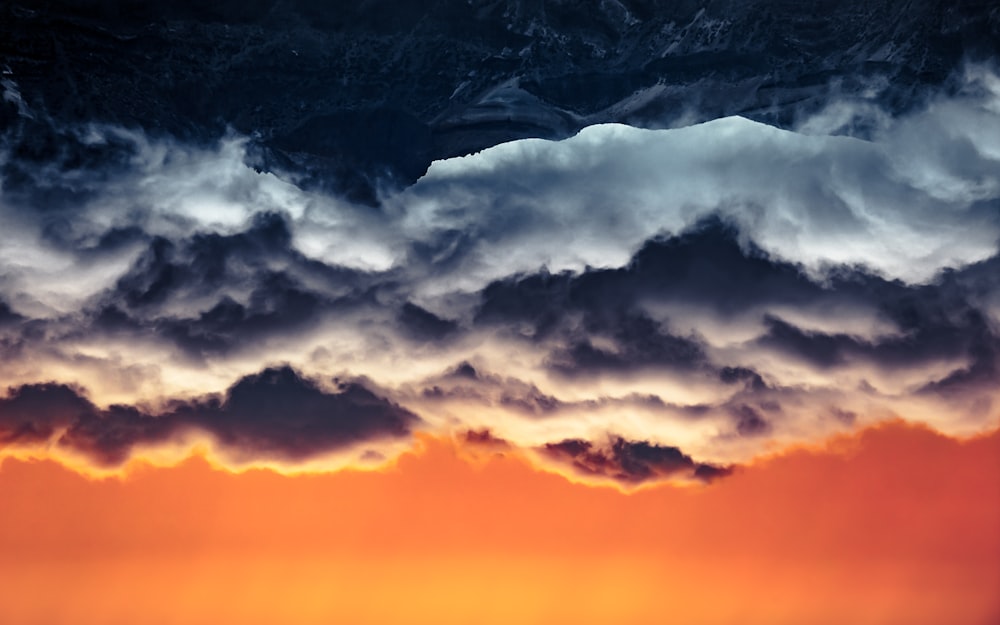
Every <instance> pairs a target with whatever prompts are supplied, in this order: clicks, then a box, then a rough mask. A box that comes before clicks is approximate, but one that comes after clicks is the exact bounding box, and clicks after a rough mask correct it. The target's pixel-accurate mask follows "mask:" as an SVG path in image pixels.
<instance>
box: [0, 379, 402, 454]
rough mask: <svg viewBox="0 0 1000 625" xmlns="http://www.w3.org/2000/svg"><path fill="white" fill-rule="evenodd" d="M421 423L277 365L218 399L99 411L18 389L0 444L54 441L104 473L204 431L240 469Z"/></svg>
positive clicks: (1, 421)
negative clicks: (160, 408) (143, 450)
mask: <svg viewBox="0 0 1000 625" xmlns="http://www.w3.org/2000/svg"><path fill="white" fill-rule="evenodd" d="M418 423H419V418H418V417H417V416H416V415H414V414H413V413H411V412H409V411H407V410H406V409H404V408H402V407H400V406H397V405H395V404H393V403H392V402H389V401H387V400H386V399H384V398H382V397H380V396H378V395H376V394H375V393H373V392H372V391H370V390H368V389H367V388H365V387H364V386H361V385H359V384H357V383H353V382H345V383H340V384H339V385H338V386H337V387H336V389H335V390H324V389H323V388H321V387H320V386H319V385H318V384H317V383H316V382H315V381H313V380H310V379H308V378H304V377H302V376H301V375H299V373H298V372H296V371H295V370H294V369H292V368H290V367H287V366H284V367H276V368H270V369H265V370H263V371H261V372H259V373H257V374H254V375H251V376H247V377H244V378H241V379H240V380H238V381H237V382H236V383H235V384H233V385H232V386H231V387H230V388H229V389H228V390H227V391H226V392H225V394H224V395H223V396H206V397H202V398H197V399H194V400H188V401H180V400H176V401H174V402H172V403H171V405H170V407H169V409H168V410H166V411H164V412H157V413H153V412H150V411H148V410H147V409H144V408H142V407H139V406H130V405H111V406H109V407H107V408H98V407H97V406H95V405H94V404H93V403H92V402H91V401H90V400H89V399H87V398H86V397H85V396H84V395H83V393H82V391H80V390H78V389H74V388H71V387H68V386H66V385H63V384H55V383H49V384H34V385H25V386H20V387H16V388H12V389H10V390H9V392H8V395H7V397H5V398H2V399H0V442H3V443H5V444H8V445H13V444H28V443H40V442H54V443H55V444H56V445H57V446H59V447H61V448H65V449H67V450H70V451H72V452H76V453H81V454H83V455H85V456H87V457H88V458H90V459H91V460H92V461H94V462H95V463H97V464H99V465H101V466H116V465H120V464H122V463H124V462H125V461H126V460H128V459H129V457H130V456H131V455H132V453H133V451H134V450H135V449H136V448H137V447H144V446H145V447H149V446H155V445H157V444H162V443H165V442H168V441H170V440H172V439H175V438H183V436H184V435H190V434H207V435H209V436H210V437H211V438H212V440H213V443H214V444H215V445H216V446H218V448H219V451H220V452H221V454H222V455H224V456H226V457H228V458H230V459H232V460H235V461H237V462H243V463H247V462H249V463H253V462H254V461H261V460H278V461H285V462H293V463H294V462H296V461H303V460H307V459H309V458H312V457H315V456H319V455H322V454H324V453H329V452H332V451H338V450H341V449H344V448H349V447H352V446H357V447H361V446H363V445H364V444H366V443H372V444H376V445H377V443H378V442H379V441H381V440H385V439H393V438H404V437H407V436H408V435H409V434H410V432H411V428H412V426H414V425H416V424H418Z"/></svg>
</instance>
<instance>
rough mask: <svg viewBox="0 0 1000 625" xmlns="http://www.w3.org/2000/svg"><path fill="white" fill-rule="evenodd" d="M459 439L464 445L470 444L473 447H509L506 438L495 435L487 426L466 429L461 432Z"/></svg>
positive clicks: (497, 448)
mask: <svg viewBox="0 0 1000 625" xmlns="http://www.w3.org/2000/svg"><path fill="white" fill-rule="evenodd" d="M461 440H462V442H463V443H465V444H466V445H472V446H474V447H486V448H488V449H494V450H503V449H509V448H510V443H509V442H507V441H506V440H504V439H502V438H499V437H497V436H496V435H495V434H494V433H493V432H491V431H490V430H489V428H480V429H478V430H466V431H465V432H462V434H461Z"/></svg>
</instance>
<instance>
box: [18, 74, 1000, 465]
mask: <svg viewBox="0 0 1000 625" xmlns="http://www.w3.org/2000/svg"><path fill="white" fill-rule="evenodd" d="M961 84H962V86H961V88H960V89H959V90H958V91H957V93H954V94H951V95H949V96H948V97H945V96H943V95H932V96H929V97H928V99H927V105H926V106H925V107H924V108H923V109H921V110H920V111H918V112H916V113H913V114H910V115H908V116H906V117H902V118H898V119H894V118H892V117H891V116H889V115H887V114H881V113H879V112H878V111H874V112H873V111H872V110H871V107H870V105H868V104H864V105H862V104H858V103H852V102H850V101H840V102H833V103H831V104H830V106H829V107H827V108H826V109H825V110H823V111H822V112H820V113H819V114H817V115H814V116H812V117H809V118H804V119H803V120H802V122H801V123H800V124H799V126H798V127H797V128H796V129H792V130H781V129H777V128H773V127H769V126H765V125H762V124H759V123H754V122H750V121H748V120H746V119H742V118H735V117H733V118H723V119H718V120H715V121H712V122H708V123H704V124H699V125H696V126H690V127H686V128H677V129H667V130H642V129H635V128H629V127H625V126H614V125H606V126H595V127H590V128H587V129H585V130H584V131H582V132H581V133H580V134H579V135H577V136H575V137H573V138H571V139H567V140H565V141H561V142H548V141H540V140H525V141H516V142H512V143H508V144H503V145H500V146H496V147H494V148H491V149H488V150H484V151H483V152H481V153H479V154H476V155H473V156H468V157H464V158H456V159H451V160H447V161H440V162H437V163H435V164H434V165H433V166H432V167H431V168H430V170H429V171H428V173H427V175H426V176H424V177H423V178H422V179H421V180H420V181H418V182H417V183H416V184H415V185H413V186H412V187H410V188H408V189H405V190H403V191H400V192H394V193H392V194H385V195H384V196H383V197H382V198H381V202H380V204H379V206H376V207H372V206H369V205H357V204H353V203H351V202H350V201H347V200H345V199H342V198H336V197H331V196H328V195H324V194H322V193H317V192H307V191H303V190H302V189H299V188H297V187H295V186H294V185H292V184H289V183H287V182H283V181H281V180H279V179H277V178H275V177H274V176H272V175H269V174H258V173H256V172H254V170H253V169H251V168H248V167H247V166H246V165H245V164H244V163H243V160H244V151H245V146H246V141H245V140H244V139H242V138H239V137H231V138H229V139H227V140H225V141H223V142H222V143H220V144H219V145H217V146H214V147H205V146H201V147H194V146H188V145H185V144H183V143H179V142H173V141H168V140H165V139H159V140H153V139H150V138H147V137H145V136H144V135H142V134H141V133H137V132H135V131H131V130H125V129H121V128H111V127H102V126H87V127H76V128H67V129H65V130H64V133H63V136H62V138H61V141H60V143H59V145H58V146H54V147H53V146H50V147H52V149H51V150H48V151H45V150H41V151H40V153H44V154H45V156H44V158H43V157H37V158H36V157H35V156H32V155H31V154H23V153H16V152H12V151H10V150H7V151H6V152H5V153H4V154H3V157H2V163H0V164H2V170H3V178H2V181H3V182H2V184H3V187H2V194H0V375H2V376H3V379H4V380H6V381H7V383H8V385H9V387H10V388H9V390H8V392H7V395H6V397H5V398H3V399H0V444H3V445H5V446H7V447H9V448H11V449H14V448H17V449H20V450H23V449H27V448H36V449H42V448H45V449H52V450H56V452H58V453H63V452H65V453H67V454H70V455H75V456H83V457H85V458H86V459H87V461H88V462H91V463H95V464H97V465H101V466H105V467H108V466H118V465H121V464H122V463H123V462H125V461H126V460H127V459H128V458H129V457H131V456H133V455H136V454H140V453H149V450H151V449H156V448H163V447H170V446H174V447H176V446H178V445H179V446H181V447H183V448H186V449H190V448H191V447H192V445H197V444H202V443H204V444H207V445H209V446H211V447H212V448H213V449H214V450H215V451H216V453H217V454H218V455H219V457H220V458H222V459H223V461H225V462H228V463H231V464H234V465H236V464H240V465H245V464H253V463H254V462H261V463H272V462H278V463H283V464H286V465H295V464H296V463H304V462H312V461H316V459H317V458H326V457H328V456H329V457H333V456H337V457H338V458H340V457H342V458H347V459H348V460H344V461H343V462H347V463H350V462H360V463H363V462H365V461H378V460H379V459H384V458H386V457H389V456H391V455H392V453H393V451H392V450H393V449H398V445H400V444H405V442H406V441H407V440H408V436H409V435H410V434H411V433H412V432H413V431H414V430H418V429H422V430H427V431H432V432H458V431H468V430H470V429H471V430H473V431H488V432H490V433H491V436H496V437H497V438H498V439H502V440H504V441H506V442H507V443H506V444H509V445H512V446H518V447H523V448H526V449H530V450H535V451H536V452H537V455H538V457H539V458H540V459H541V460H540V461H542V462H551V463H554V464H558V465H561V466H570V467H572V468H573V469H574V470H575V471H577V472H578V473H579V474H581V475H585V476H588V477H590V478H593V479H600V480H615V481H619V482H623V483H627V484H635V483H639V482H643V481H647V480H656V479H678V480H684V479H686V480H702V481H706V480H710V479H713V478H715V477H722V476H724V475H725V474H726V473H727V472H728V470H729V469H728V467H730V466H731V465H733V464H736V463H740V462H746V461H749V460H751V459H752V458H754V457H755V456H756V455H758V454H760V453H764V452H767V451H768V450H773V449H775V448H776V447H780V446H783V445H789V444H794V443H797V442H803V441H812V440H815V439H817V438H821V437H825V436H827V435H829V434H831V433H833V432H837V431H840V430H843V429H846V428H851V427H855V426H856V425H858V424H865V423H872V422H876V421H879V420H882V419H885V418H890V417H903V418H906V419H910V420H913V421H919V422H923V423H927V424H929V425H932V426H933V427H935V428H937V429H938V430H940V431H942V432H946V433H949V434H956V435H964V434H971V433H975V432H979V431H983V430H985V429H989V428H992V427H995V426H996V424H997V422H998V416H1000V413H998V408H997V407H996V397H995V395H996V392H995V388H997V382H998V362H997V359H998V354H1000V339H998V337H1000V330H998V328H1000V284H998V282H1000V277H998V276H1000V256H998V248H997V243H998V238H1000V81H998V79H997V78H996V76H995V75H994V74H992V73H990V72H988V71H986V70H983V69H981V68H972V69H970V70H968V71H967V73H966V75H965V78H964V80H963V81H961ZM852 116H867V117H866V119H870V120H874V122H873V123H872V124H868V125H866V138H864V139H862V138H858V137H852V136H850V133H849V132H847V130H849V129H850V128H852V127H853V126H852V125H851V124H850V123H846V122H845V121H844V120H850V119H852ZM845 132H846V134H844V133H845ZM838 133H839V134H838ZM19 145H23V141H22V142H21V143H19ZM36 156H37V155H36ZM334 378H336V379H337V380H338V381H337V382H334V381H333V380H334ZM344 380H348V381H347V382H345V381H344ZM226 389H228V390H226ZM199 441H200V442H199ZM205 441H207V442H205ZM54 453H55V452H54ZM366 458H367V459H368V460H365V459H366ZM338 462H340V461H338ZM343 462H342V463H341V464H343ZM331 466H332V465H331ZM338 466H339V465H338Z"/></svg>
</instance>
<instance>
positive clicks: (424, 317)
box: [397, 302, 458, 341]
mask: <svg viewBox="0 0 1000 625" xmlns="http://www.w3.org/2000/svg"><path fill="white" fill-rule="evenodd" d="M397 319H398V321H399V324H400V326H401V327H402V328H403V330H404V331H405V332H406V334H407V335H408V336H410V337H411V338H413V339H416V340H419V341H440V340H442V339H445V338H448V337H449V336H451V335H452V334H454V333H455V332H456V331H457V330H458V324H457V323H455V322H454V321H451V320H449V319H442V318H441V317H438V316H437V315H435V314H434V313H432V312H430V311H429V310H425V309H423V308H421V307H420V306H417V305H416V304H414V303H412V302H406V303H405V304H404V305H403V308H402V309H401V310H400V312H399V315H398V317H397Z"/></svg>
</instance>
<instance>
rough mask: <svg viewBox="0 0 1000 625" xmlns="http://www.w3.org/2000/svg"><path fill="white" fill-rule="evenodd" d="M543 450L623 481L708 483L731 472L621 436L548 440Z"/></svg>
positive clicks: (587, 471)
mask: <svg viewBox="0 0 1000 625" xmlns="http://www.w3.org/2000/svg"><path fill="white" fill-rule="evenodd" d="M542 452H543V454H544V455H546V456H547V457H549V458H551V459H553V460H555V461H558V462H562V463H565V464H568V465H569V466H571V467H572V469H573V470H574V471H576V472H577V473H579V474H580V475H583V476H587V477H601V478H610V479H613V480H616V481H618V482H621V483H624V484H639V483H642V482H645V481H648V480H654V479H664V478H673V479H688V480H701V481H704V482H710V481H712V480H714V479H717V478H720V477H725V476H727V475H729V474H730V473H731V472H732V467H728V466H719V465H712V464H705V463H699V462H695V461H694V460H692V459H691V457H690V456H688V455H686V454H684V453H683V452H681V450H680V449H678V448H676V447H665V446H660V445H655V444H652V443H649V442H647V441H627V440H625V439H623V438H621V437H615V438H612V439H610V440H609V441H608V442H607V443H606V444H599V443H594V442H591V441H587V440H582V439H567V440H564V441H560V442H557V443H548V444H547V445H545V447H544V448H543V449H542Z"/></svg>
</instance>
